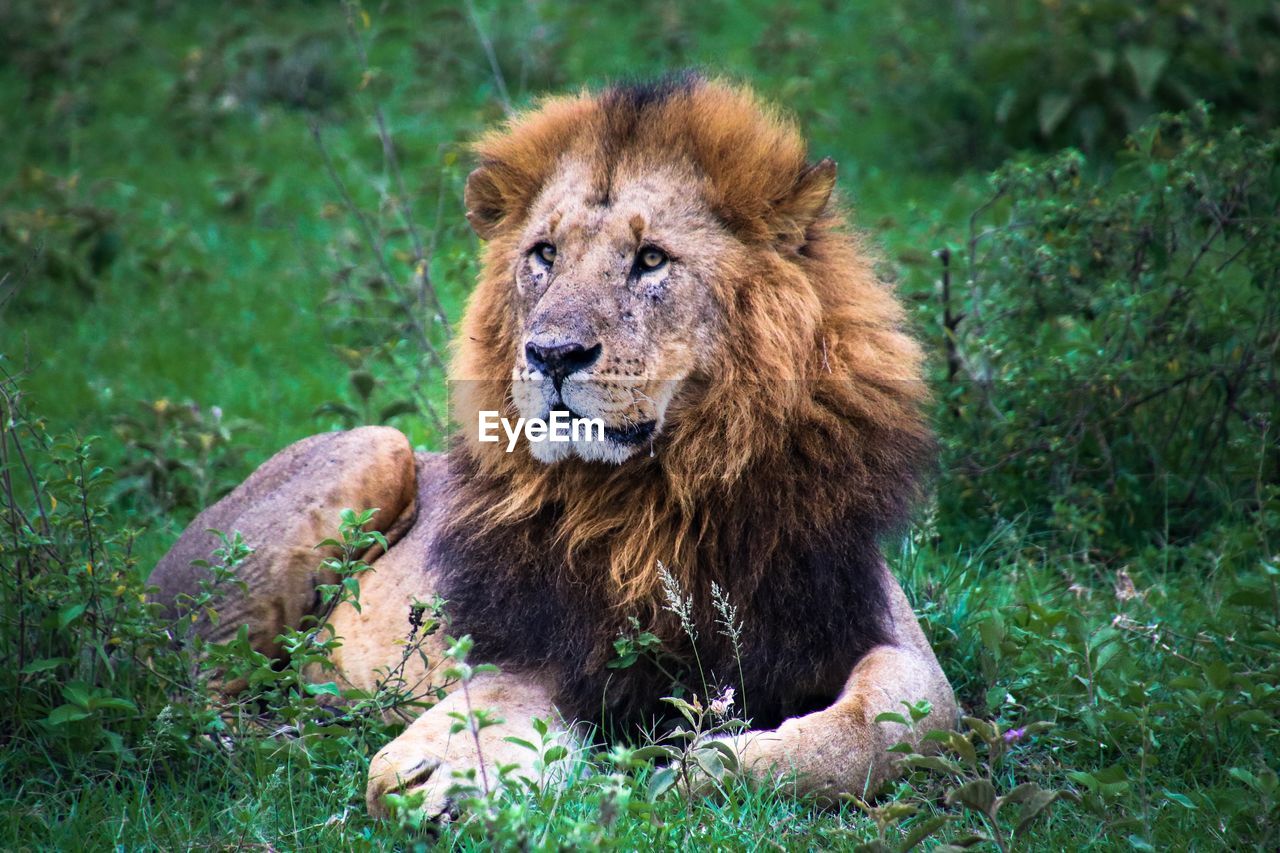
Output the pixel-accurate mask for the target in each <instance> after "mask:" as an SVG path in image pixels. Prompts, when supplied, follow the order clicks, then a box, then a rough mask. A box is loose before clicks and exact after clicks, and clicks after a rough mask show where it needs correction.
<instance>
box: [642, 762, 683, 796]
mask: <svg viewBox="0 0 1280 853" xmlns="http://www.w3.org/2000/svg"><path fill="white" fill-rule="evenodd" d="M675 783H676V769H675V768H674V767H663V768H662V769H661V770H655V771H654V773H653V775H652V776H650V777H649V790H648V796H649V800H650V801H651V802H652V801H653V800H656V799H658V797H661V796H662V795H663V794H665V793H666V792H667V791H669V790H671V786H672V785H674V784H675Z"/></svg>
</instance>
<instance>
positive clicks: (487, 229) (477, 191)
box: [462, 166, 506, 240]
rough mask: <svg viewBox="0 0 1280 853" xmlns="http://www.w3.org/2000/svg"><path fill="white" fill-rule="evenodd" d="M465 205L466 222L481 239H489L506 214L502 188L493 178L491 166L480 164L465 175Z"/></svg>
mask: <svg viewBox="0 0 1280 853" xmlns="http://www.w3.org/2000/svg"><path fill="white" fill-rule="evenodd" d="M462 198H463V203H464V204H465V205H466V207H467V222H470V223H471V230H473V231H475V232H476V235H477V236H478V237H479V238H480V239H481V240H490V239H492V238H493V236H494V235H495V234H497V233H498V227H499V226H500V225H501V224H502V220H503V218H504V217H505V216H506V202H505V200H504V199H503V197H502V190H501V188H500V187H499V186H498V183H497V181H495V180H494V175H493V167H491V166H481V167H480V168H478V169H476V170H475V171H474V172H472V173H471V174H470V175H468V176H467V188H466V191H465V192H464V193H463V196H462Z"/></svg>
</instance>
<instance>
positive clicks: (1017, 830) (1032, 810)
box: [1013, 788, 1059, 838]
mask: <svg viewBox="0 0 1280 853" xmlns="http://www.w3.org/2000/svg"><path fill="white" fill-rule="evenodd" d="M1058 797H1059V792H1057V791H1046V790H1044V789H1043V788H1041V789H1040V790H1037V791H1033V792H1032V793H1031V794H1030V796H1028V797H1027V799H1026V801H1025V802H1024V803H1023V804H1022V811H1021V812H1019V814H1018V825H1017V826H1015V827H1014V828H1013V835H1014V837H1015V838H1019V837H1021V836H1022V833H1023V832H1025V831H1026V830H1027V827H1029V826H1030V825H1031V823H1032V821H1034V820H1035V819H1036V818H1037V817H1039V815H1040V813H1041V812H1043V811H1044V810H1045V809H1047V808H1048V807H1049V806H1051V805H1052V804H1053V803H1054V801H1056V800H1057V799H1058Z"/></svg>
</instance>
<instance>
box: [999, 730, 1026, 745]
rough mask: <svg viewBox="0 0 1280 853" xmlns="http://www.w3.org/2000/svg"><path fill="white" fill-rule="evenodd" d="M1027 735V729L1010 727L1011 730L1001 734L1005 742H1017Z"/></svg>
mask: <svg viewBox="0 0 1280 853" xmlns="http://www.w3.org/2000/svg"><path fill="white" fill-rule="evenodd" d="M1026 736H1027V730H1026V729H1009V731H1007V732H1005V733H1004V734H1003V735H1001V737H1003V738H1004V742H1005V743H1017V742H1018V741H1020V740H1022V739H1023V738H1024V737H1026Z"/></svg>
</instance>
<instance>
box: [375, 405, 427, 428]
mask: <svg viewBox="0 0 1280 853" xmlns="http://www.w3.org/2000/svg"><path fill="white" fill-rule="evenodd" d="M417 413H418V407H417V405H416V404H414V403H413V402H412V401H410V400H396V401H395V402H394V403H391V404H390V405H388V406H384V407H383V409H382V411H380V412H378V421H379V423H384V424H385V423H386V422H387V421H389V420H391V419H392V418H396V417H399V416H400V415H414V414H417Z"/></svg>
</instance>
